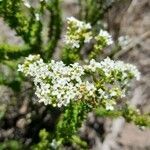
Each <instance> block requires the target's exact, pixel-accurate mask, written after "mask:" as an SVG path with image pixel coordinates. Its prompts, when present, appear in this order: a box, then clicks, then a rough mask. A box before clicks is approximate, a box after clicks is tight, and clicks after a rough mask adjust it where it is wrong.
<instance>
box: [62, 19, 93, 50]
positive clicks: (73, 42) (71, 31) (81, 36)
mask: <svg viewBox="0 0 150 150" xmlns="http://www.w3.org/2000/svg"><path fill="white" fill-rule="evenodd" d="M90 30H91V25H90V24H89V23H85V22H82V21H79V20H77V19H76V18H74V17H70V18H68V19H67V34H66V36H65V42H66V44H67V45H70V46H71V47H72V48H79V47H80V44H81V41H83V42H84V43H88V42H90V40H91V39H92V33H91V31H90Z"/></svg>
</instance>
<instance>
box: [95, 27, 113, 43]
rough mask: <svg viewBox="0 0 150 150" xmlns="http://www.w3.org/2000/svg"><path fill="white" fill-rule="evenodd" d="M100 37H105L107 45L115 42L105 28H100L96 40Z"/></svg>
mask: <svg viewBox="0 0 150 150" xmlns="http://www.w3.org/2000/svg"><path fill="white" fill-rule="evenodd" d="M99 38H103V39H104V40H105V42H106V45H111V44H113V40H112V36H111V35H110V34H109V33H108V32H107V31H105V30H102V29H101V30H100V32H99V34H98V35H97V37H96V40H97V39H99Z"/></svg>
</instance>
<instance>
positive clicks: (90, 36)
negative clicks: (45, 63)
mask: <svg viewBox="0 0 150 150" xmlns="http://www.w3.org/2000/svg"><path fill="white" fill-rule="evenodd" d="M64 41H65V49H64V51H63V61H64V62H66V63H68V62H69V63H73V62H75V61H78V60H79V59H82V58H83V57H84V56H82V55H81V51H80V50H81V49H82V47H83V46H84V45H85V44H87V43H88V44H89V45H90V44H91V45H93V46H92V47H93V48H92V49H91V50H90V53H89V58H90V59H91V58H96V57H97V56H98V55H99V54H100V52H102V50H103V49H104V48H105V47H107V46H109V45H111V44H113V40H112V36H111V35H110V34H109V33H108V32H107V31H105V30H102V29H101V30H100V32H99V34H98V35H95V34H94V33H93V32H92V27H91V25H90V23H85V22H83V21H80V20H77V19H76V18H74V17H70V18H67V31H66V35H65V40H64ZM69 63H68V64H69Z"/></svg>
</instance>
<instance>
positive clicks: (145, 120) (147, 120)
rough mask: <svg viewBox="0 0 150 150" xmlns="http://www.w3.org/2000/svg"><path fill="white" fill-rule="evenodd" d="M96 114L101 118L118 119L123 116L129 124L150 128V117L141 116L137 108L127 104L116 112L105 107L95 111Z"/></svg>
mask: <svg viewBox="0 0 150 150" xmlns="http://www.w3.org/2000/svg"><path fill="white" fill-rule="evenodd" d="M95 113H96V115H97V116H100V117H112V118H117V117H121V116H122V117H123V118H124V119H125V120H126V121H127V122H132V123H134V124H136V125H138V126H140V127H150V115H149V114H143V115H141V114H140V112H139V111H138V110H137V109H136V108H134V107H132V106H130V105H128V104H126V106H125V107H123V108H121V109H117V108H116V109H115V110H109V111H107V110H106V109H105V108H103V107H100V108H97V109H96V110H95Z"/></svg>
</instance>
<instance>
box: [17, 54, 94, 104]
mask: <svg viewBox="0 0 150 150" xmlns="http://www.w3.org/2000/svg"><path fill="white" fill-rule="evenodd" d="M18 71H21V72H24V73H25V75H26V76H28V75H30V76H32V77H33V79H34V84H35V86H36V92H35V94H36V96H37V97H38V98H39V102H44V103H45V104H52V105H53V106H58V107H61V106H66V105H67V104H69V103H70V102H71V101H76V100H79V99H82V98H84V99H87V98H89V97H93V96H94V95H95V94H94V92H95V90H96V88H95V86H94V84H92V83H90V82H88V81H85V82H84V81H82V79H81V76H82V75H84V69H83V67H82V66H80V65H79V64H78V63H74V64H72V65H70V66H66V65H65V64H64V63H63V62H62V61H60V62H55V61H54V60H52V61H51V62H50V63H49V64H46V63H44V62H43V60H42V59H40V58H39V56H37V55H35V56H32V55H30V56H29V57H27V58H26V60H25V62H24V64H23V65H19V68H18Z"/></svg>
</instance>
